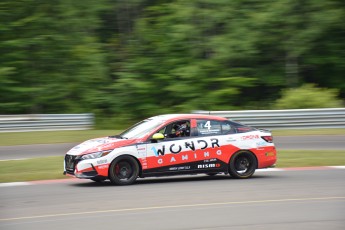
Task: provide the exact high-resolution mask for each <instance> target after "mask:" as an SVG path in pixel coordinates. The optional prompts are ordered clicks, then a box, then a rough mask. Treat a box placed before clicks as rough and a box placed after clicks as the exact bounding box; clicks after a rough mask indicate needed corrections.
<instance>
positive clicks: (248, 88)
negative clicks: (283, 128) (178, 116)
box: [0, 0, 345, 128]
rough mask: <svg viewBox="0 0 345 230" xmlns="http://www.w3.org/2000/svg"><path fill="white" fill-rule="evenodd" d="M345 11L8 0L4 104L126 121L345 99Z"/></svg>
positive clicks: (324, 6)
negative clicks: (170, 114) (198, 111)
mask: <svg viewBox="0 0 345 230" xmlns="http://www.w3.org/2000/svg"><path fill="white" fill-rule="evenodd" d="M344 21H345V2H344V1H341V0H327V1H324V0H303V1H300V0H276V1H269V0H238V1H228V0H190V1H183V0H170V1H167V0H98V1H95V0H83V1H79V0H76V1H70V0H51V1H44V0H18V1H12V0H3V1H1V2H0V53H1V55H0V113H1V114H18V113H19V114H21V113H81V112H94V113H95V114H96V115H97V116H96V117H97V123H98V124H99V125H100V126H110V127H109V128H119V127H117V126H116V124H119V126H120V127H121V125H123V124H126V123H129V122H133V121H135V120H139V119H142V118H144V117H148V116H151V115H156V114H162V113H183V112H187V113H189V112H190V111H191V110H236V109H271V108H280V107H282V106H283V103H282V101H284V100H283V99H284V98H282V99H280V98H281V97H282V96H283V97H289V96H287V92H288V90H289V89H293V88H301V90H300V91H298V90H297V89H296V90H297V91H293V93H292V94H293V95H294V98H293V99H289V98H288V99H287V100H290V102H289V103H287V104H288V105H287V106H285V107H284V108H292V107H293V106H294V105H295V104H298V105H301V106H302V107H303V106H304V107H308V106H312V107H333V106H339V105H340V106H343V105H344V104H343V100H344V98H345V78H344V74H343V73H344V72H345V55H344V54H345V43H344V38H345V27H344ZM308 83H312V84H313V85H312V87H311V85H309V84H308ZM316 87H318V88H331V89H332V90H326V89H315V88H316ZM306 90H307V91H308V90H309V91H313V92H315V94H310V93H308V92H306ZM300 92H301V95H299V93H300ZM317 92H320V93H317ZM325 95H327V96H326V97H325V98H327V100H325V98H324V96H325ZM290 98H291V96H290ZM279 100H280V101H279ZM295 100H297V102H296V101H295ZM308 100H312V101H313V102H311V103H301V101H308ZM315 101H316V102H315ZM284 103H285V102H284ZM315 103H316V105H315ZM284 105H286V103H285V104H284ZM109 120H111V121H112V122H110V123H109Z"/></svg>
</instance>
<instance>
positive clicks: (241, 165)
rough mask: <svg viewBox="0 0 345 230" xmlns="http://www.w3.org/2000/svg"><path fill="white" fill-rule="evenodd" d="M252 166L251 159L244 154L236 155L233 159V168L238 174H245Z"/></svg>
mask: <svg viewBox="0 0 345 230" xmlns="http://www.w3.org/2000/svg"><path fill="white" fill-rule="evenodd" d="M251 166H252V161H251V160H250V159H249V158H248V157H246V156H240V157H237V158H236V160H235V170H236V172H237V173H238V174H241V175H243V174H245V173H246V172H248V170H249V169H250V168H251Z"/></svg>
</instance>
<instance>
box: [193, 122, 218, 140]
mask: <svg viewBox="0 0 345 230" xmlns="http://www.w3.org/2000/svg"><path fill="white" fill-rule="evenodd" d="M196 125H197V129H198V136H208V135H217V134H221V133H222V132H221V131H222V128H221V123H220V121H215V120H197V121H196Z"/></svg>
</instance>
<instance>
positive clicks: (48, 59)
mask: <svg viewBox="0 0 345 230" xmlns="http://www.w3.org/2000/svg"><path fill="white" fill-rule="evenodd" d="M102 4H103V5H102ZM103 7H104V3H102V1H97V2H95V1H92V0H86V1H83V2H81V1H68V0H53V1H48V2H47V1H37V0H20V1H1V3H0V22H1V26H0V30H1V33H0V34H1V37H0V39H1V43H0V52H1V54H2V55H1V56H0V70H1V71H0V74H1V80H2V82H1V85H3V84H4V85H5V86H3V87H5V88H6V90H3V91H1V92H0V98H1V111H2V113H47V112H58V113H59V112H81V111H84V112H85V111H89V110H90V109H92V106H91V105H92V104H90V102H93V101H94V100H95V97H97V94H98V91H99V87H100V86H101V83H102V82H104V80H103V79H104V78H105V72H104V69H105V66H104V60H103V59H104V57H103V53H102V50H101V44H100V43H99V42H97V37H96V36H95V34H94V31H95V29H96V28H97V26H98V24H99V19H98V13H99V11H100V10H101V9H103ZM3 81H4V82H3Z"/></svg>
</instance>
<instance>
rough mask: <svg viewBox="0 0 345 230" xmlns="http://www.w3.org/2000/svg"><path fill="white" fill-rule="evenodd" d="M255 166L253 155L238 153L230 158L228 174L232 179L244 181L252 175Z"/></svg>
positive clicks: (246, 152) (244, 152)
mask: <svg viewBox="0 0 345 230" xmlns="http://www.w3.org/2000/svg"><path fill="white" fill-rule="evenodd" d="M257 164H258V163H257V160H256V157H255V156H254V154H253V153H251V152H248V151H240V152H237V153H235V154H234V155H233V156H232V157H231V160H230V163H229V173H230V175H231V176H232V177H233V178H237V179H246V178H249V177H251V176H252V175H253V174H254V172H255V169H256V168H257Z"/></svg>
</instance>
